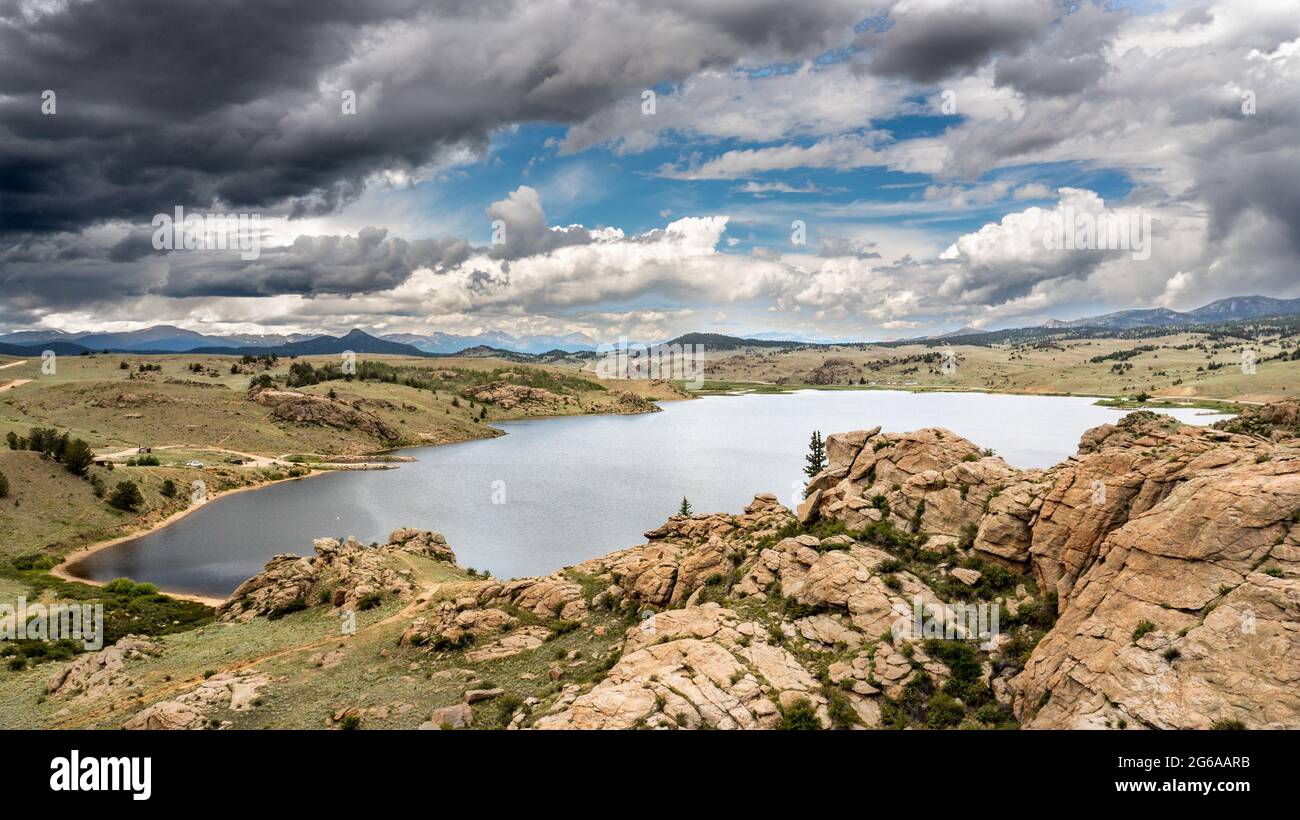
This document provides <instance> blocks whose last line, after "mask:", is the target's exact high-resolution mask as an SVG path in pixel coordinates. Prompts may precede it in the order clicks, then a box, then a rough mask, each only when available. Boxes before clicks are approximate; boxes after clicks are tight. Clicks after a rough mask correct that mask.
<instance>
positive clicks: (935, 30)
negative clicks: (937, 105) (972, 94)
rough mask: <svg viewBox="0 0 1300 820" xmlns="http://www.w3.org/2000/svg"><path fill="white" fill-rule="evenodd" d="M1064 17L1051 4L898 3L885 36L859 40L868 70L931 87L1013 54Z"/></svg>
mask: <svg viewBox="0 0 1300 820" xmlns="http://www.w3.org/2000/svg"><path fill="white" fill-rule="evenodd" d="M1059 13H1061V9H1060V8H1059V7H1058V6H1057V4H1056V3H1054V2H1052V0H1004V2H999V3H965V2H935V3H898V4H897V5H896V6H895V7H894V8H893V9H892V10H891V12H890V16H889V20H890V23H891V24H892V25H891V26H890V27H889V28H887V29H886V30H884V31H874V30H869V31H866V32H864V33H863V34H861V35H860V36H859V37H858V45H859V46H861V47H863V48H865V49H867V51H866V55H865V58H864V59H865V67H866V70H867V71H869V72H871V73H872V74H876V75H878V76H883V77H903V78H906V79H909V80H912V81H914V82H918V83H933V82H937V81H939V80H942V79H944V78H945V77H948V76H950V75H954V74H958V73H968V72H971V71H974V70H976V69H978V68H979V67H980V66H982V65H984V64H985V63H986V62H988V61H989V60H990V59H991V58H993V57H994V56H996V55H999V54H1015V53H1018V52H1019V51H1021V50H1023V49H1024V48H1025V47H1026V46H1028V45H1029V44H1030V43H1031V42H1033V41H1034V40H1035V39H1037V38H1038V37H1040V36H1041V35H1042V33H1043V30H1044V28H1045V27H1046V26H1047V24H1048V23H1050V22H1051V21H1052V19H1053V18H1054V17H1055V16H1056V15H1057V14H1059Z"/></svg>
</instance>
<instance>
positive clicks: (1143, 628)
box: [1133, 618, 1156, 643]
mask: <svg viewBox="0 0 1300 820" xmlns="http://www.w3.org/2000/svg"><path fill="white" fill-rule="evenodd" d="M1155 630H1156V625H1155V624H1153V623H1151V622H1150V621H1148V620H1146V619H1145V618H1144V619H1142V620H1141V621H1138V625H1137V629H1135V630H1133V643H1137V642H1138V641H1140V640H1142V636H1143V635H1145V634H1147V633H1148V632H1155Z"/></svg>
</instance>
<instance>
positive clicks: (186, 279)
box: [155, 227, 471, 297]
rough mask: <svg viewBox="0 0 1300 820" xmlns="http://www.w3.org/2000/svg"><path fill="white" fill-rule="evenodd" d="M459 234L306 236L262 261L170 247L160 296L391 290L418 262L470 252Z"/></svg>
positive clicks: (368, 231)
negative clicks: (453, 236)
mask: <svg viewBox="0 0 1300 820" xmlns="http://www.w3.org/2000/svg"><path fill="white" fill-rule="evenodd" d="M470 251H471V248H470V246H469V244H468V243H467V242H465V241H464V240H460V239H448V240H433V239H422V240H415V241H409V242H408V241H407V240H405V239H401V238H399V237H389V236H388V231H387V230H386V229H384V228H373V227H371V228H363V229H361V231H360V232H359V233H358V234H357V235H356V236H355V237H353V236H300V237H298V238H297V239H295V240H294V242H293V244H292V245H290V246H289V247H287V248H274V249H270V250H269V251H267V252H264V254H263V255H262V256H261V258H259V259H258V260H256V261H253V262H243V261H241V260H239V258H238V254H236V253H229V254H221V253H219V252H207V251H197V252H188V253H176V254H169V255H168V262H169V266H170V270H169V272H168V275H167V281H166V284H164V285H163V286H162V287H161V288H158V289H157V290H156V291H155V293H157V294H158V295H161V296H170V297H190V296H278V295H282V294H297V295H305V296H312V295H318V294H350V293H366V292H371V291H376V290H387V289H389V288H393V287H396V286H397V285H400V284H402V283H403V282H405V281H406V279H407V277H409V276H410V274H411V272H412V271H414V270H417V269H419V268H434V269H439V268H444V267H446V266H449V265H456V264H459V263H460V262H463V261H464V260H465V259H467V258H469V255H470Z"/></svg>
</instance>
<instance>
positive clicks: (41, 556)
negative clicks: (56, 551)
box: [13, 552, 59, 570]
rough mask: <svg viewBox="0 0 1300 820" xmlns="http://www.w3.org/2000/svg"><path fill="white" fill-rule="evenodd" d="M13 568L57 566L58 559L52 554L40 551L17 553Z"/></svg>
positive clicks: (48, 567)
mask: <svg viewBox="0 0 1300 820" xmlns="http://www.w3.org/2000/svg"><path fill="white" fill-rule="evenodd" d="M13 563H14V569H20V570H32V569H53V568H54V567H56V566H58V563H59V559H57V558H55V557H54V556H53V555H46V554H45V553H41V552H34V553H31V554H30V555H19V556H18V557H17V558H15V559H14V561H13Z"/></svg>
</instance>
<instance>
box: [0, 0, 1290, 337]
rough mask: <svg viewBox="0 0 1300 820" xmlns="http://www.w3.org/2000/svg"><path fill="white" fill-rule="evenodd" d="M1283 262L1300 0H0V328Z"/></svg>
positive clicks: (1137, 288) (1262, 279) (1050, 293)
mask: <svg viewBox="0 0 1300 820" xmlns="http://www.w3.org/2000/svg"><path fill="white" fill-rule="evenodd" d="M176 208H183V209H184V211H185V212H186V213H190V214H195V213H198V214H205V213H206V214H238V215H245V216H254V215H255V216H256V217H257V226H258V227H257V231H256V239H257V254H256V258H248V256H249V254H246V253H245V254H241V253H240V252H238V251H237V250H219V249H210V248H197V249H185V248H179V249H176V248H173V249H171V250H168V249H167V248H166V247H162V248H160V247H158V244H159V243H157V242H155V230H156V225H157V224H158V223H157V221H156V218H157V217H158V215H160V214H168V215H170V214H174V213H175V209H176ZM1079 215H1084V218H1085V219H1086V220H1092V223H1091V224H1097V225H1102V226H1104V225H1105V224H1106V223H1107V220H1110V221H1111V222H1112V223H1116V224H1120V223H1122V224H1124V225H1132V226H1133V230H1134V231H1135V232H1140V233H1135V236H1138V237H1140V238H1143V239H1145V240H1146V241H1145V245H1144V247H1145V252H1143V253H1137V252H1133V249H1131V248H1116V247H1114V246H1113V245H1112V246H1110V247H1106V246H1104V243H1102V242H1100V240H1098V241H1096V242H1094V243H1093V244H1094V245H1102V246H1101V247H1094V246H1084V247H1077V248H1062V247H1060V244H1059V243H1057V245H1056V246H1053V245H1052V242H1051V241H1050V239H1049V238H1047V235H1048V234H1050V233H1051V232H1052V230H1053V227H1052V226H1053V225H1056V224H1059V220H1062V219H1069V220H1074V219H1077V218H1079ZM1071 224H1077V223H1074V222H1071ZM1103 233H1104V228H1103V230H1100V231H1099V232H1098V236H1100V235H1101V234H1103ZM1081 244H1083V243H1081ZM1297 260H1300V0H1232V2H1206V1H1205V0H1200V1H1193V2H1186V3H1181V2H1169V3H1159V4H1158V3H1147V2H1136V3H1134V2H1126V3H1120V2H1114V3H1111V2H1107V3H1093V2H1089V1H1088V0H1084V2H1071V3H1063V2H1057V0H997V2H955V1H953V2H949V0H895V1H894V2H879V3H862V2H842V0H824V2H818V3H790V2H788V0H657V2H649V0H599V1H597V0H569V1H568V2H551V1H550V0H529V2H522V0H521V1H520V2H514V0H479V1H478V2H469V1H468V0H447V2H417V0H369V1H368V2H364V3H363V2H344V0H281V2H276V3H267V2H261V1H254V2H244V1H243V0H220V1H219V2H214V0H203V1H202V2H197V1H195V0H99V1H98V2H81V1H80V0H0V294H2V298H0V331H13V330H21V329H47V328H53V329H62V330H81V331H86V330H105V331H107V330H113V331H118V330H131V329H137V328H142V327H146V326H149V325H155V324H173V325H179V326H182V327H186V328H190V329H193V330H198V331H201V332H205V333H218V334H219V333H291V332H294V333H296V332H328V333H342V332H346V331H347V330H349V329H351V328H353V327H361V328H363V329H366V330H368V331H370V332H374V333H398V332H401V333H420V334H424V333H433V332H444V333H455V334H463V335H472V334H475V333H481V332H487V331H501V332H506V333H510V334H513V335H516V336H520V335H563V334H583V335H585V336H587V337H588V338H590V339H592V340H593V341H614V340H617V339H618V338H620V337H629V338H634V339H642V340H649V339H664V338H670V337H672V336H674V335H677V334H679V333H684V332H691V331H700V332H713V333H728V334H735V335H755V334H764V333H765V334H780V335H786V336H789V337H798V338H807V339H840V340H877V339H893V338H901V337H909V336H917V335H924V334H928V333H937V332H944V331H950V330H954V329H957V328H959V327H979V328H999V327H1014V326H1026V325H1035V324H1039V323H1041V322H1042V321H1044V320H1046V319H1049V318H1059V319H1072V318H1077V317H1080V316H1086V315H1093V314H1096V313H1100V312H1105V311H1108V310H1120V309H1128V308H1136V307H1168V308H1172V309H1191V308H1195V307H1199V306H1200V305H1202V304H1205V303H1207V302H1210V301H1212V300H1214V299H1217V298H1222V297H1226V296H1234V295H1248V294H1262V295H1268V296H1275V297H1295V296H1300V265H1298V264H1297Z"/></svg>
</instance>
